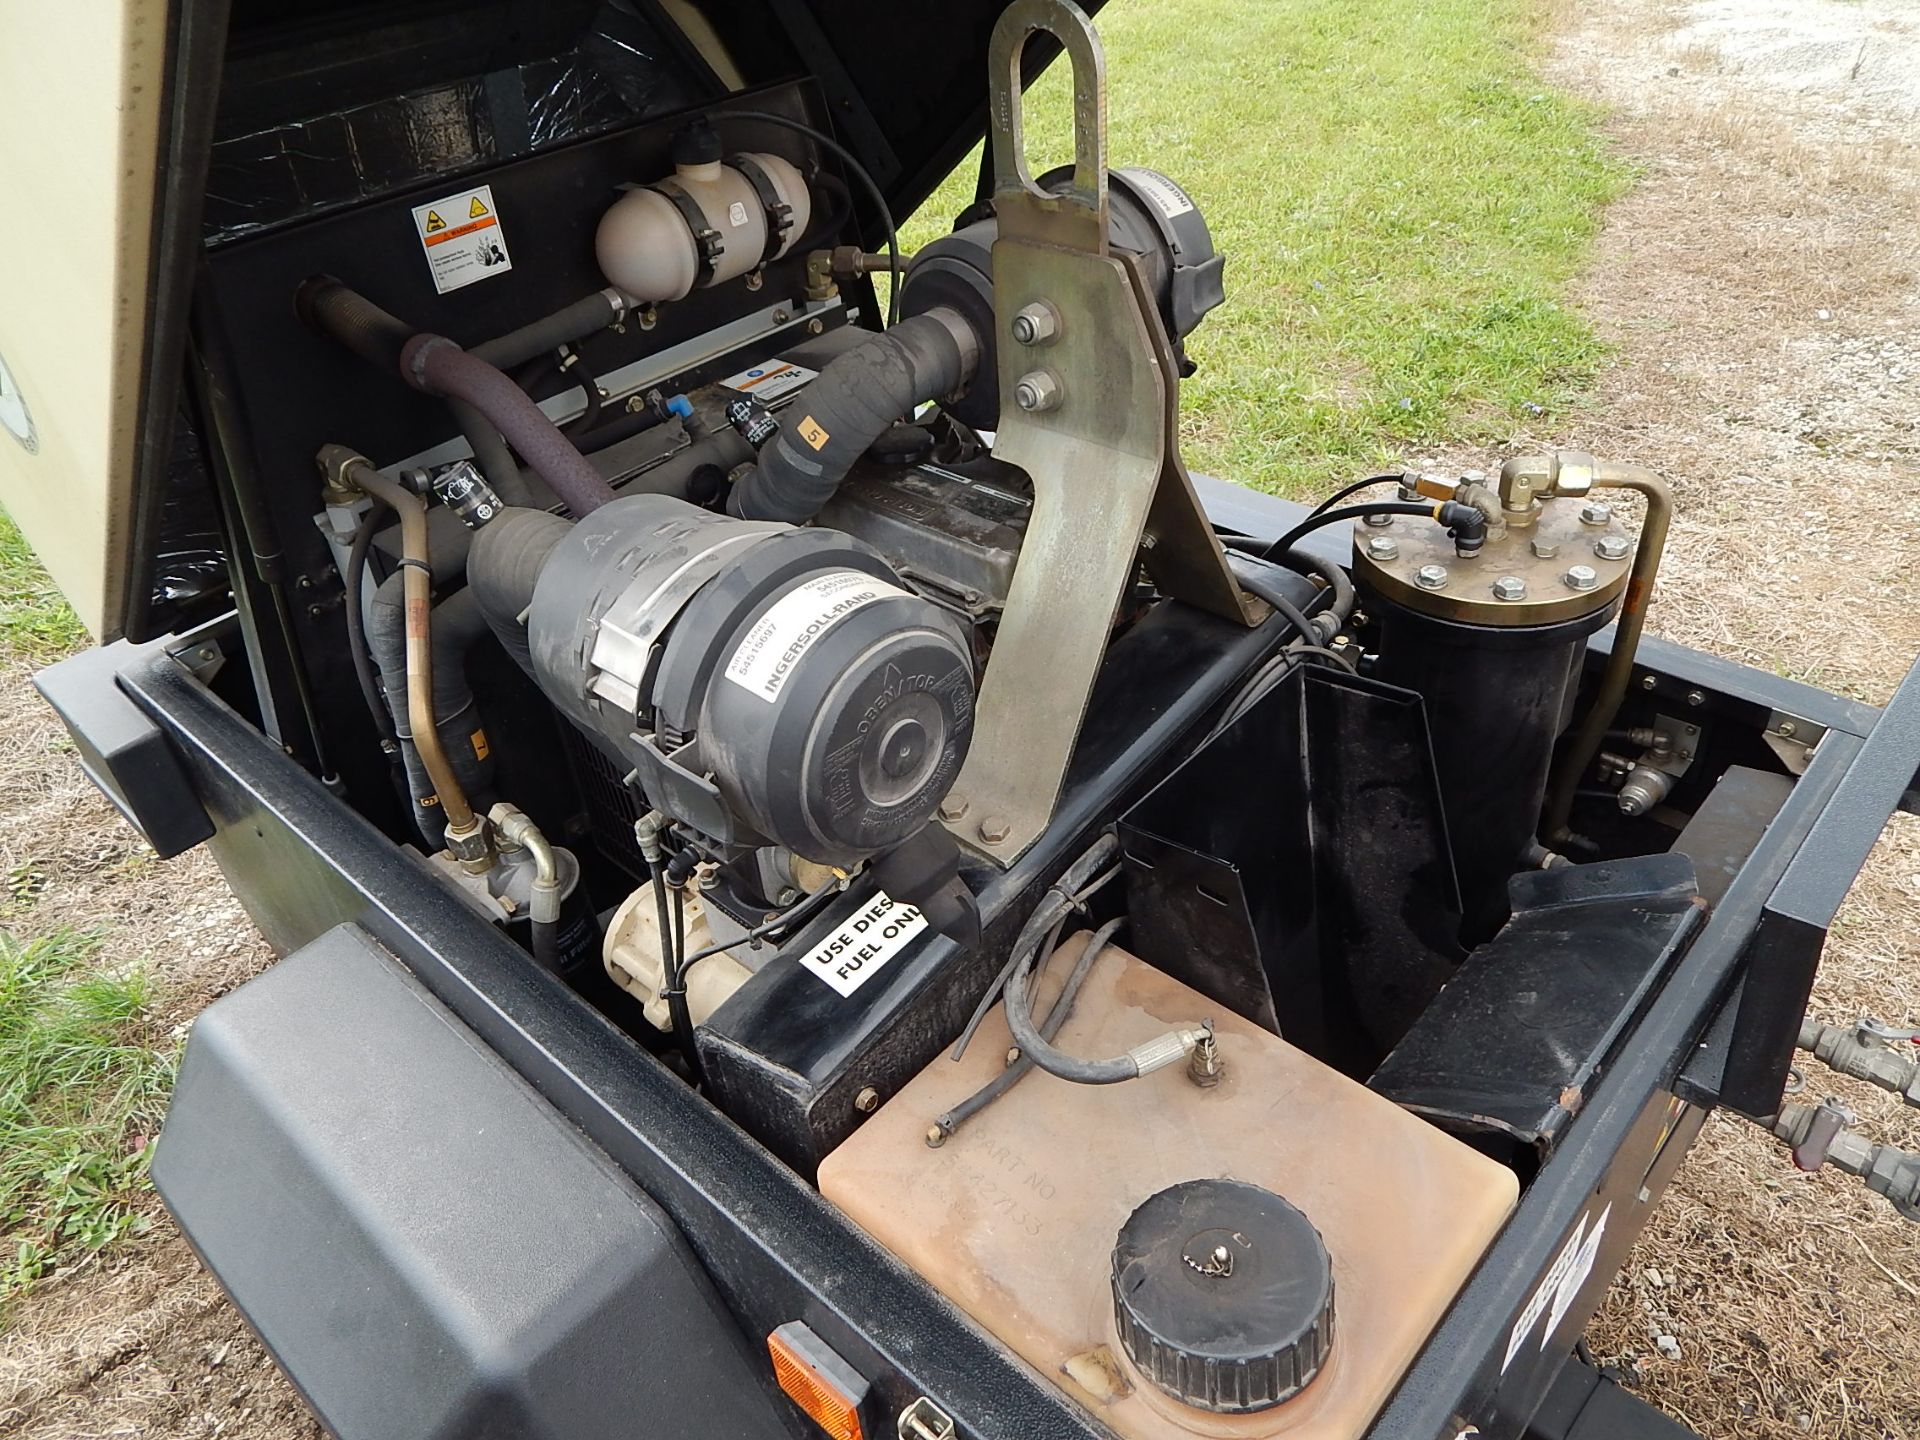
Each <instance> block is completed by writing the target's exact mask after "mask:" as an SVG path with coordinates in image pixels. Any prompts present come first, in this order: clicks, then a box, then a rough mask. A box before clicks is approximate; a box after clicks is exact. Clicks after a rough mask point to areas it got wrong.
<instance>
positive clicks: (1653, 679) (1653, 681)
mask: <svg viewBox="0 0 1920 1440" xmlns="http://www.w3.org/2000/svg"><path fill="white" fill-rule="evenodd" d="M1640 688H1641V689H1642V690H1658V689H1659V688H1660V677H1659V676H1657V675H1642V676H1641V677H1640Z"/></svg>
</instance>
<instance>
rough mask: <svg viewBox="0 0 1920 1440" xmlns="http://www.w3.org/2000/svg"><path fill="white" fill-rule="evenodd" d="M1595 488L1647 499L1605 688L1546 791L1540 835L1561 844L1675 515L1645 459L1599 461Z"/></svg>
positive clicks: (1613, 707)
mask: <svg viewBox="0 0 1920 1440" xmlns="http://www.w3.org/2000/svg"><path fill="white" fill-rule="evenodd" d="M1593 488H1594V489H1596V490H1601V489H1606V490H1632V491H1636V492H1637V493H1639V494H1641V495H1644V496H1645V497H1646V501H1647V515H1646V519H1645V520H1644V521H1642V522H1641V526H1640V541H1639V545H1638V546H1637V547H1636V548H1635V550H1634V554H1633V569H1632V570H1631V571H1630V572H1629V573H1628V575H1627V598H1626V600H1625V601H1624V602H1623V603H1622V604H1621V606H1620V618H1619V620H1618V622H1617V623H1616V624H1615V626H1614V632H1613V653H1612V655H1610V656H1609V657H1608V659H1607V669H1606V673H1605V674H1604V675H1602V676H1601V677H1600V693H1599V694H1597V695H1595V696H1594V697H1593V704H1592V705H1591V706H1590V707H1589V708H1588V710H1587V714H1586V718H1585V719H1584V720H1583V721H1581V723H1580V728H1579V730H1577V731H1576V732H1575V733H1574V737H1573V739H1572V740H1571V741H1570V742H1569V743H1568V745H1567V749H1566V753H1565V754H1564V755H1562V756H1561V759H1560V768H1559V769H1558V770H1557V771H1556V772H1555V773H1554V777H1553V785H1552V787H1551V788H1550V789H1549V790H1548V792H1547V812H1546V823H1545V825H1544V826H1543V827H1542V829H1541V838H1542V839H1543V840H1545V841H1546V843H1547V844H1549V845H1557V844H1562V843H1564V842H1565V841H1566V839H1567V838H1568V834H1569V832H1568V829H1567V821H1568V817H1569V816H1570V815H1571V814H1572V812H1573V795H1574V791H1575V790H1577V789H1579V787H1580V777H1581V776H1582V775H1585V774H1586V773H1587V767H1588V766H1589V765H1591V764H1592V763H1593V757H1594V756H1595V755H1597V754H1598V753H1599V752H1600V746H1601V744H1602V742H1603V741H1605V739H1606V735H1607V731H1608V730H1610V729H1612V728H1613V720H1614V716H1616V715H1617V714H1619V713H1620V702H1621V701H1622V700H1623V699H1625V698H1626V694H1627V684H1628V682H1629V681H1630V680H1631V679H1632V678H1633V661H1634V655H1635V653H1636V652H1637V651H1638V650H1639V648H1640V634H1641V632H1642V631H1643V630H1645V629H1646V625H1647V606H1648V605H1649V604H1650V603H1651V602H1652V600H1653V581H1654V576H1655V575H1657V574H1658V573H1659V570H1660V557H1661V555H1662V554H1663V553H1665V551H1666V548H1667V527H1668V525H1669V524H1670V523H1671V522H1672V519H1673V491H1672V489H1671V488H1670V487H1669V486H1668V484H1667V482H1666V481H1665V480H1663V479H1661V478H1660V477H1659V476H1658V475H1656V474H1654V473H1653V471H1651V470H1648V469H1646V468H1645V467H1643V466H1640V465H1614V464H1610V463H1607V462H1605V461H1601V462H1597V463H1596V464H1595V466H1594V475H1593Z"/></svg>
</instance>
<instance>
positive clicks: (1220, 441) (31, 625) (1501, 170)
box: [0, 0, 1626, 1320]
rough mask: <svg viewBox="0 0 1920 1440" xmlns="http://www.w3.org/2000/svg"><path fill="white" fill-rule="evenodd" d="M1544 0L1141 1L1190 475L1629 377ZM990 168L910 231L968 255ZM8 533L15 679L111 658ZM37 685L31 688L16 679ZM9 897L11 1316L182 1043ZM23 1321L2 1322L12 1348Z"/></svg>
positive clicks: (99, 1218) (1595, 209) (5, 1036)
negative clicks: (1595, 247)
mask: <svg viewBox="0 0 1920 1440" xmlns="http://www.w3.org/2000/svg"><path fill="white" fill-rule="evenodd" d="M1537 14H1538V6H1537V5H1536V4H1535V3H1533V0H1372V3H1355V0H1260V3H1258V4H1253V5H1248V4H1246V3H1244V0H1240V3H1232V4H1230V3H1226V0H1131V3H1128V0H1117V3H1115V4H1113V5H1112V6H1111V8H1110V9H1109V11H1108V12H1107V13H1105V14H1103V15H1102V16H1101V17H1099V24H1100V28H1101V32H1102V35H1103V37H1104V39H1105V42H1106V48H1107V57H1108V62H1109V103H1108V114H1109V123H1110V127H1111V136H1110V146H1111V150H1110V155H1109V161H1110V163H1111V164H1113V165H1115V166H1120V165H1128V164H1149V165H1152V166H1153V167H1155V168H1157V169H1161V170H1164V171H1166V172H1167V173H1168V174H1169V175H1171V176H1173V178H1174V179H1176V180H1178V181H1180V182H1181V183H1182V184H1183V185H1185V186H1186V187H1187V188H1188V189H1189V190H1190V191H1191V192H1192V194H1193V195H1194V197H1195V198H1196V200H1198V202H1199V203H1200V206H1201V208H1202V210H1203V211H1204V213H1205V214H1206V216H1207V218H1208V221H1209V222H1210V224H1211V225H1212V228H1213V234H1214V239H1215V242H1216V243H1217V244H1218V246H1219V247H1220V248H1221V249H1222V250H1223V251H1225V252H1226V254H1227V256H1228V269H1227V294H1228V301H1227V304H1226V306H1224V307H1223V308H1222V309H1220V310H1217V311H1215V312H1214V313H1213V315H1212V316H1210V317H1209V318H1208V319H1207V321H1206V322H1205V324H1204V325H1203V326H1202V327H1201V329H1200V330H1199V331H1198V332H1197V333H1196V335H1195V336H1194V337H1193V339H1192V340H1190V341H1189V349H1190V351H1191V353H1192V354H1193V356H1194V358H1195V359H1196V360H1198V361H1199V363H1200V366H1201V369H1200V373H1199V374H1198V375H1197V376H1195V377H1194V378H1193V379H1192V380H1190V381H1188V382H1187V384H1186V386H1185V388H1184V391H1183V396H1184V402H1185V404H1184V414H1185V431H1186V434H1185V448H1186V454H1187V458H1188V460H1189V462H1190V463H1191V464H1192V465H1193V466H1194V467H1195V468H1197V469H1202V470H1206V471H1209V472H1212V473H1215V474H1219V475H1222V476H1227V477H1230V478H1233V479H1237V480H1241V481H1243V482H1246V483H1249V484H1254V485H1258V486H1261V487H1263V488H1267V489H1273V490H1280V491H1284V492H1290V493H1297V494H1307V493H1313V492H1318V491H1324V490H1326V489H1330V488H1331V487H1332V486H1333V485H1334V484H1336V483H1338V482H1340V481H1341V480H1343V479H1346V478H1351V477H1352V476H1354V475H1356V474H1358V473H1363V471H1364V470H1365V469H1366V468H1371V467H1374V466H1376V465H1377V464H1378V463H1379V462H1382V461H1389V460H1393V459H1396V458H1401V457H1404V456H1405V455H1407V454H1408V453H1410V452H1411V451H1413V450H1415V449H1417V448H1418V447H1420V446H1423V445H1426V444H1430V443H1439V442H1444V441H1456V440H1480V439H1494V438H1498V437H1500V436H1502V435H1503V434H1505V433H1506V432H1507V431H1509V430H1510V429H1511V428H1512V427H1513V426H1515V424H1516V423H1519V422H1522V421H1533V420H1537V419H1538V418H1539V417H1540V416H1541V415H1542V414H1543V413H1550V412H1552V411H1554V410H1555V409H1557V408H1559V407H1562V406H1564V405H1566V404H1568V403H1570V402H1571V401H1572V400H1573V399H1575V398H1576V397H1577V396H1578V395H1579V393H1580V391H1581V388H1582V386H1583V385H1584V384H1585V382H1586V381H1587V380H1588V379H1589V377H1590V376H1591V374H1592V372H1593V370H1594V367H1595V366H1596V364H1597V363H1598V362H1599V360H1600V359H1601V357H1602V352H1601V348H1600V346H1599V345H1598V344H1597V343H1596V341H1595V340H1594V337H1593V336H1592V335H1591V334H1590V333H1589V331H1588V329H1587V327H1586V326H1585V325H1584V324H1583V323H1582V321H1581V320H1580V318H1579V317H1578V316H1577V315H1575V314H1573V313H1571V312H1570V311H1568V310H1567V309H1566V308H1565V307H1564V305H1563V303H1562V298H1561V297H1562V294H1563V291H1564V288H1565V284H1566V282H1567V280H1568V279H1569V277H1570V276H1571V275H1572V274H1573V273H1574V271H1575V270H1576V269H1577V267H1578V266H1579V264H1580V262H1581V259H1582V257H1583V255H1584V253H1585V247H1586V243H1587V241H1588V240H1589V239H1590V237H1591V236H1592V234H1593V232H1594V230H1595V229H1596V227H1597V225H1598V223H1599V211H1600V208H1601V206H1602V205H1603V204H1604V203H1605V202H1606V201H1607V200H1608V199H1609V198H1611V197H1612V196H1613V195H1614V194H1616V193H1617V192H1618V190H1619V189H1620V188H1621V187H1622V185H1623V184H1624V183H1625V179H1626V175H1625V171H1624V168H1623V167H1622V166H1621V165H1619V164H1618V163H1616V162H1615V161H1613V160H1612V159H1610V158H1609V157H1608V155H1607V153H1606V150H1605V148H1604V146H1603V145H1602V143H1601V142H1600V140H1599V138H1598V137H1597V134H1596V132H1595V130H1594V128H1593V123H1592V121H1593V117H1592V116H1591V115H1590V114H1589V113H1588V112H1587V111H1586V110H1585V109H1584V108H1583V107H1582V106H1580V105H1578V104H1576V103H1574V102H1572V101H1570V100H1569V99H1567V98H1566V97H1564V96H1561V95H1558V94H1555V93H1554V92H1552V91H1551V90H1549V89H1547V88H1546V87H1544V86H1542V85H1541V84H1540V83H1539V82H1538V80H1536V79H1535V78H1534V76H1533V75H1532V73H1531V71H1530V69H1529V64H1530V59H1531V53H1532V45H1533V26H1534V24H1535V21H1536V18H1537ZM1068 94H1069V90H1068V76H1067V71H1066V69H1065V67H1064V66H1056V67H1055V68H1054V70H1053V71H1052V72H1051V73H1050V74H1049V75H1048V76H1047V77H1046V78H1045V79H1044V80H1043V81H1042V82H1041V84H1040V85H1039V86H1038V87H1036V90H1035V93H1034V94H1033V95H1032V96H1031V97H1029V103H1028V123H1029V133H1030V135H1031V136H1032V137H1033V141H1034V146H1035V153H1034V155H1033V162H1034V165H1035V168H1036V170H1039V169H1042V168H1045V167H1044V165H1043V163H1042V162H1043V161H1045V160H1047V159H1048V157H1052V158H1053V159H1055V160H1058V159H1065V158H1067V156H1066V148H1067V147H1066V143H1065V142H1066V136H1067V133H1068V132H1067V115H1068V106H1067V99H1068ZM977 166H978V161H977V158H975V159H972V160H969V161H968V162H966V163H965V164H963V165H962V166H961V167H960V169H959V170H958V171H956V173H955V176H954V178H953V179H952V180H950V181H949V182H948V184H947V185H946V186H944V187H943V188H942V190H941V191H940V192H939V193H938V194H937V195H936V196H935V197H934V199H933V200H932V201H931V202H929V204H928V205H927V206H926V207H925V208H924V209H923V210H922V211H921V212H920V214H918V215H916V216H915V217H914V218H913V220H912V221H911V223H909V224H908V225H907V226H906V227H905V228H904V231H903V235H902V242H903V244H905V245H906V246H908V247H909V248H911V247H913V246H916V245H920V244H924V243H926V242H927V241H929V240H931V239H933V238H935V237H936V236H937V235H940V234H943V233H945V231H946V230H947V228H948V226H949V223H950V220H951V217H952V216H953V215H954V214H956V213H957V212H958V211H960V210H961V209H962V208H963V207H964V206H965V205H966V204H967V202H968V201H970V200H971V198H972V191H973V180H974V176H975V174H976V173H977ZM84 640H85V636H84V634H83V632H82V631H81V629H80V626H79V624H78V622H77V621H76V620H75V618H74V616H73V613H72V611H70V610H69V609H68V608H67V607H66V605H65V604H63V603H62V602H61V600H60V598H59V595H58V593H57V592H56V591H55V590H54V589H53V587H52V585H51V584H50V582H49V581H48V580H47V578H46V575H45V574H44V572H42V571H41V570H40V568H39V566H38V564H37V563H36V562H35V561H34V559H33V556H32V554H31V552H30V551H29V550H28V549H27V547H26V545H25V543H24V542H23V541H22V540H21V538H20V535H19V533H18V531H16V530H15V529H14V527H13V526H12V524H11V523H10V522H8V521H7V520H6V518H5V516H4V515H0V657H4V658H10V659H11V660H12V661H13V662H14V664H13V668H14V669H15V670H16V671H17V670H18V669H19V665H20V662H30V663H34V664H38V663H44V662H46V661H48V660H51V659H54V658H56V657H57V656H59V655H60V654H62V653H65V652H67V651H69V650H71V649H73V648H75V647H77V646H78V645H80V644H82V643H84ZM12 683H20V682H19V681H18V680H17V679H16V680H14V681H13V682H12ZM33 878H34V877H33V876H32V874H31V872H30V871H29V872H26V873H25V874H24V875H22V876H18V877H13V878H12V880H11V882H10V885H9V891H8V893H7V894H5V895H0V915H4V927H3V928H0V1302H4V1300H5V1298H6V1296H7V1295H8V1294H9V1293H10V1292H13V1291H17V1290H18V1289H19V1288H20V1287H22V1286H24V1285H25V1284H26V1283H28V1282H30V1281H31V1280H32V1279H34V1278H35V1277H36V1276H38V1275H40V1274H42V1273H44V1272H45V1271H46V1270H48V1269H49V1268H50V1267H52V1266H54V1265H57V1264H60V1263H65V1262H67V1261H69V1260H71V1259H73V1258H76V1257H78V1256H80V1255H83V1254H84V1253H86V1252H88V1251H90V1250H93V1249H97V1248H98V1247H99V1246H100V1245H102V1244H105V1243H106V1242H107V1241H108V1240H110V1239H112V1238H113V1237H114V1236H115V1235H117V1234H119V1233H121V1232H122V1231H123V1230H124V1229H125V1228H126V1226H127V1225H129V1224H130V1223H132V1217H133V1215H134V1213H135V1212H134V1210H133V1209H132V1208H131V1206H132V1201H133V1198H134V1197H135V1195H136V1194H137V1190H138V1187H139V1186H140V1185H141V1184H142V1183H144V1161H145V1145H146V1137H147V1136H148V1135H150V1134H151V1133H152V1130H153V1128H154V1122H155V1120H156V1117H157V1114H158V1109H159V1106H160V1103H161V1095H162V1092H163V1091H164V1089H165V1086H166V1084H167V1080H168V1077H169V1075H170V1061H169V1059H168V1058H167V1057H168V1056H169V1055H170V1054H171V1052H172V1045H171V1042H170V1041H169V1040H167V1039H166V1037H164V1036H157V1035H154V1034H153V1033H151V1032H152V1025H151V1022H150V1020H149V1018H148V1017H149V1013H150V1012H149V1007H148V1003H147V999H148V997H147V995H146V993H145V988H144V986H143V985H142V983H141V981H140V979H139V977H138V975H137V974H133V975H117V976H108V975H103V974H101V973H99V972H98V971H96V970H95V969H94V968H93V966H92V965H91V963H90V962H91V959H92V956H93V954H94V951H95V948H96V945H95V942H94V941H93V940H91V939H89V938H88V937H84V936H76V935H71V934H64V933H62V934H53V935H41V936H39V937H38V938H35V939H26V938H21V937H22V936H24V935H29V934H31V933H32V919H33V915H32V908H33V907H32V893H33V888H34V886H33V883H32V882H33ZM3 1318H4V1317H3V1316H0V1320H3Z"/></svg>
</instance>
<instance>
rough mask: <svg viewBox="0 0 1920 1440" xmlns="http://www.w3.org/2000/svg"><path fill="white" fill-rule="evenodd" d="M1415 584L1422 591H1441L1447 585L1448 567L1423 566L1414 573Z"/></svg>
mask: <svg viewBox="0 0 1920 1440" xmlns="http://www.w3.org/2000/svg"><path fill="white" fill-rule="evenodd" d="M1413 583H1414V584H1416V585H1418V586H1419V587H1420V588H1421V589H1422V590H1439V589H1442V588H1444V587H1445V585H1446V583H1447V567H1446V566H1444V565H1422V566H1421V567H1420V568H1419V569H1418V570H1416V571H1414V573H1413Z"/></svg>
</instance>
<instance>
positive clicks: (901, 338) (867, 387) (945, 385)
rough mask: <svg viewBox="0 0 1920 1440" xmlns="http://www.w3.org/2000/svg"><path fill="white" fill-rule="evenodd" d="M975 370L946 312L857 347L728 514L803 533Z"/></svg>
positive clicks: (766, 452) (976, 347)
mask: <svg viewBox="0 0 1920 1440" xmlns="http://www.w3.org/2000/svg"><path fill="white" fill-rule="evenodd" d="M979 363H980V340H979V337H978V336H977V335H975V334H974V332H973V330H972V328H971V327H970V326H969V325H968V324H967V322H966V320H965V319H963V318H962V317H961V315H960V313H959V312H958V311H956V310H952V309H949V308H947V307H946V306H936V307H934V308H933V309H931V310H929V311H927V312H926V313H925V314H924V315H915V316H913V317H911V318H910V319H906V320H902V321H901V322H900V323H899V324H898V325H895V326H894V327H893V328H892V329H890V330H888V331H887V332H886V333H885V334H882V335H875V336H874V337H873V338H871V339H870V340H867V341H865V342H863V343H862V344H860V345H857V346H855V347H854V348H853V349H851V350H849V351H847V352H846V353H845V354H843V355H840V356H839V357H838V358H836V359H835V360H833V361H831V362H830V363H829V364H828V365H827V367H826V368H825V369H824V370H822V371H821V372H820V376H819V378H818V379H816V380H815V381H814V382H813V383H812V384H811V385H809V386H808V387H807V389H806V393H805V394H804V395H803V396H802V397H801V400H800V401H799V403H798V404H797V405H796V406H795V407H794V412H792V413H797V414H798V416H799V417H800V418H798V419H796V420H794V421H792V422H791V423H789V424H787V425H784V426H782V427H781V430H780V433H779V435H777V436H776V437H775V438H774V439H773V441H772V442H771V443H769V444H768V445H767V447H766V448H765V449H763V450H762V451H761V452H760V461H759V463H758V464H757V465H755V466H754V467H753V468H752V469H751V470H749V471H747V472H746V474H744V475H743V476H741V477H740V480H739V482H738V483H737V484H736V485H735V486H734V487H733V496H732V498H731V499H730V500H729V501H728V502H727V510H728V512H729V513H730V514H733V515H736V516H738V517H739V518H741V519H743V520H785V521H787V522H788V523H790V524H794V525H801V524H805V523H806V522H807V521H809V520H811V519H812V518H813V517H814V516H815V515H818V514H819V513H820V508H821V507H822V506H823V505H825V504H826V503H827V501H829V500H831V499H832V498H833V494H834V491H836V490H838V489H839V488H840V483H841V481H843V480H845V479H846V478H847V472H848V471H849V470H851V469H852V468H853V464H854V462H855V461H856V460H858V459H859V458H860V457H861V456H862V455H864V454H866V453H867V447H868V446H870V445H872V444H873V442H874V441H875V440H877V439H879V438H880V437H881V436H882V435H883V434H885V433H886V431H887V429H888V427H890V426H891V425H892V424H893V422H894V421H896V420H898V419H900V418H901V417H902V416H903V415H907V414H910V413H911V412H912V411H913V409H914V407H915V406H917V405H920V404H922V403H923V402H925V401H928V400H938V399H939V398H940V397H941V396H943V395H950V394H952V393H953V392H954V391H956V390H958V389H959V388H960V387H961V386H962V385H964V384H966V382H967V380H968V379H969V378H970V377H971V376H972V374H973V371H974V367H975V366H976V365H978V364H979ZM522 453H523V454H524V453H525V452H524V451H523V452H522Z"/></svg>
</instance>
